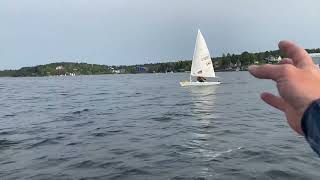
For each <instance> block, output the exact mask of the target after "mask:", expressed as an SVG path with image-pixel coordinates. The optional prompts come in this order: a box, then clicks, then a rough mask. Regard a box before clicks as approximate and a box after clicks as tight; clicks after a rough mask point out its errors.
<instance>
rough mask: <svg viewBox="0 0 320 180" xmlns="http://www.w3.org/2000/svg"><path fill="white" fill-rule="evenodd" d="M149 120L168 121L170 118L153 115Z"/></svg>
mask: <svg viewBox="0 0 320 180" xmlns="http://www.w3.org/2000/svg"><path fill="white" fill-rule="evenodd" d="M151 120H154V121H160V122H169V121H171V120H172V118H171V117H168V116H162V117H153V118H151Z"/></svg>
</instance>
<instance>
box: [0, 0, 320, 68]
mask: <svg viewBox="0 0 320 180" xmlns="http://www.w3.org/2000/svg"><path fill="white" fill-rule="evenodd" d="M319 9H320V1H319V0H303V1H301V0H0V62H1V63H0V69H9V68H20V67H23V66H31V65H38V64H46V63H50V62H57V61H58V62H60V61H82V62H88V63H98V64H107V65H119V64H137V63H149V62H164V61H171V60H178V59H191V58H192V54H193V49H194V43H195V38H196V33H197V29H198V28H200V29H201V31H202V33H203V35H204V37H205V38H206V41H207V44H208V46H209V49H210V51H211V54H212V56H214V57H215V56H221V54H222V53H228V52H230V53H241V52H243V51H250V52H256V51H265V50H272V49H277V42H278V41H279V40H282V39H291V40H294V41H296V42H298V43H299V44H301V45H303V46H305V47H306V48H315V47H320V35H319V34H320V10H319Z"/></svg>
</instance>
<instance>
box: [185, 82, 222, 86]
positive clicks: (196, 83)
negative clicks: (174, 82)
mask: <svg viewBox="0 0 320 180" xmlns="http://www.w3.org/2000/svg"><path fill="white" fill-rule="evenodd" d="M218 84H221V82H190V81H182V82H180V85H181V86H213V85H218Z"/></svg>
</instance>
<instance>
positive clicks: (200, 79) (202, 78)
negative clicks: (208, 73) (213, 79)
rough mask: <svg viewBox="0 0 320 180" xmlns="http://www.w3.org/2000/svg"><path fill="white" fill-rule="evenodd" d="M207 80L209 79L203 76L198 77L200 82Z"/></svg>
mask: <svg viewBox="0 0 320 180" xmlns="http://www.w3.org/2000/svg"><path fill="white" fill-rule="evenodd" d="M205 80H207V79H206V78H204V77H202V76H198V77H197V81H198V82H204V81H205Z"/></svg>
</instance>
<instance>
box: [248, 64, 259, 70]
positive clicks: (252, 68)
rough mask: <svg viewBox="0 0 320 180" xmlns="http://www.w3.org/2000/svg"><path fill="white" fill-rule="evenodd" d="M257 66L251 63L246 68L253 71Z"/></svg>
mask: <svg viewBox="0 0 320 180" xmlns="http://www.w3.org/2000/svg"><path fill="white" fill-rule="evenodd" d="M257 67H258V66H257V65H251V66H249V67H248V70H249V71H254V70H255V69H257Z"/></svg>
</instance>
